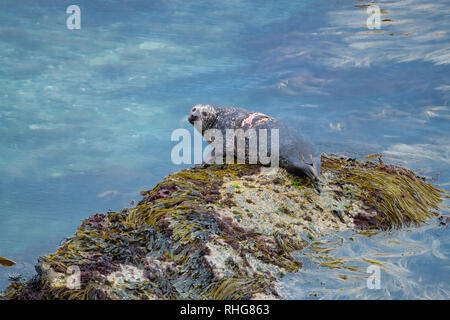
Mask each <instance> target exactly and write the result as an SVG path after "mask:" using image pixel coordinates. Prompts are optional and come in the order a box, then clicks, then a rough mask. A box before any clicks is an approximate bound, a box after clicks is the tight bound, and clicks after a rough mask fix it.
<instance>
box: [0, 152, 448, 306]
mask: <svg viewBox="0 0 450 320" xmlns="http://www.w3.org/2000/svg"><path fill="white" fill-rule="evenodd" d="M371 158H375V156H373V157H371ZM378 159H379V161H380V163H375V162H372V161H367V162H359V161H357V160H355V159H350V158H344V157H333V156H329V155H325V154H324V155H322V168H321V174H322V176H321V179H322V184H323V191H322V193H321V194H318V193H317V192H316V191H315V190H314V188H313V187H312V185H311V183H310V182H309V180H308V179H305V178H304V177H298V176H293V175H291V174H289V173H287V172H286V171H285V170H283V169H279V170H275V171H273V170H266V169H265V168H261V167H259V166H256V165H236V164H234V165H233V164H228V165H225V164H224V165H212V166H210V167H208V168H191V169H184V170H181V171H179V172H177V173H174V174H171V175H169V176H167V177H165V178H164V179H163V180H162V181H161V182H160V183H158V184H157V185H156V186H155V187H154V188H153V189H151V190H147V191H142V192H141V194H142V196H143V198H142V200H141V201H139V202H138V203H137V204H136V205H133V206H132V207H129V208H125V209H123V210H121V211H119V212H108V213H106V214H103V213H96V214H94V215H92V216H91V217H89V218H87V219H85V220H83V221H82V224H81V225H80V227H79V228H78V229H77V231H76V233H75V234H74V235H72V236H70V237H68V238H66V239H65V240H64V241H63V242H62V243H61V245H60V246H59V247H58V249H57V250H56V252H55V253H51V254H48V255H45V256H42V257H40V258H39V262H38V265H37V270H38V274H37V276H36V277H35V278H33V279H31V280H28V281H21V280H20V279H16V280H15V281H13V282H12V283H11V284H10V285H9V286H8V287H7V289H6V291H5V295H4V297H5V298H8V299H219V300H220V299H250V298H255V297H257V298H269V299H278V298H280V296H279V293H278V291H277V287H276V285H275V284H276V282H277V281H278V280H279V279H280V278H281V277H283V276H284V275H285V274H286V273H288V272H299V271H300V272H301V268H302V262H301V261H300V260H299V258H298V254H294V253H296V252H299V251H300V250H304V248H308V252H311V253H313V255H311V257H313V258H311V259H313V260H314V261H315V262H316V263H317V264H319V265H321V266H323V267H327V268H339V269H347V270H356V269H355V268H356V267H354V266H352V265H349V264H348V261H346V260H343V259H339V258H335V257H332V256H331V255H330V250H329V249H327V246H323V245H321V243H320V241H318V239H320V237H321V236H322V235H324V234H327V233H329V232H332V231H333V230H346V229H351V228H354V229H356V230H357V232H360V233H361V234H367V236H370V235H373V234H376V233H378V232H382V230H385V229H389V228H401V227H403V226H407V225H409V224H420V223H423V222H424V221H425V220H426V219H427V218H428V217H431V216H432V213H431V212H430V210H436V209H437V208H438V206H439V203H440V201H441V196H442V192H441V191H440V190H438V189H436V188H435V187H433V186H431V185H430V184H428V183H426V182H425V181H424V180H423V179H422V178H420V177H417V176H416V175H415V174H414V173H413V172H412V171H410V170H408V169H405V168H402V167H398V166H393V165H385V164H383V163H382V162H381V158H380V157H378ZM369 160H370V159H369ZM336 246H339V244H336ZM307 256H310V255H309V254H308V255H307ZM0 261H2V260H0ZM71 266H77V267H78V268H79V272H80V287H79V288H75V289H70V288H68V286H67V283H66V282H67V279H68V275H67V270H68V268H69V267H71Z"/></svg>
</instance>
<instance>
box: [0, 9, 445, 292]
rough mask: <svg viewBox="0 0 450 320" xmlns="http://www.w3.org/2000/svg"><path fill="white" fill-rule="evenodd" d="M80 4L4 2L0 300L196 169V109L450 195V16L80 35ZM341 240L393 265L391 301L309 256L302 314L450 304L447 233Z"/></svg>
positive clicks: (296, 14)
mask: <svg viewBox="0 0 450 320" xmlns="http://www.w3.org/2000/svg"><path fill="white" fill-rule="evenodd" d="M71 4H74V3H73V2H71V1H62V0H58V1H56V0H54V1H44V0H42V1H39V2H36V1H31V0H30V1H21V2H17V1H10V0H4V1H2V2H1V3H0V177H1V180H0V256H4V257H8V258H10V259H12V260H14V261H16V262H17V266H15V267H13V268H8V269H6V268H2V269H0V288H3V287H4V286H6V284H7V274H8V273H22V274H24V276H25V277H29V276H32V275H33V274H34V264H35V262H36V259H37V257H38V256H39V255H42V254H47V253H49V252H53V251H54V250H55V248H56V246H57V245H58V244H59V243H60V241H61V240H62V239H63V238H64V237H66V236H68V235H70V234H72V233H73V232H74V231H75V230H76V228H77V226H78V225H79V224H80V221H81V220H82V219H84V218H86V217H88V216H90V215H91V214H93V213H95V212H106V211H108V210H110V209H111V210H119V209H121V208H123V207H125V206H128V205H129V201H131V200H133V199H134V200H136V199H139V198H140V196H139V190H144V189H150V188H152V187H153V186H154V184H155V183H157V182H158V181H159V180H160V179H161V178H163V177H164V176H166V175H167V174H169V173H171V172H174V171H177V170H179V169H181V168H182V167H181V166H176V165H174V164H172V163H171V161H170V151H171V148H172V146H173V145H174V143H172V142H171V141H170V135H171V133H172V131H173V130H174V129H177V128H186V129H189V130H191V128H190V125H189V123H188V122H187V121H186V115H187V112H188V111H189V109H190V108H191V107H192V106H193V105H194V104H197V103H211V104H216V105H234V106H239V107H243V108H247V109H252V110H256V111H261V112H264V113H267V114H270V115H272V116H275V117H278V118H280V119H283V120H284V121H286V122H289V123H291V124H292V125H294V126H297V127H298V128H299V130H300V131H301V132H302V133H303V134H304V135H305V136H306V137H307V138H308V139H309V140H310V141H311V142H313V143H314V145H315V146H316V148H317V149H318V151H320V152H338V153H344V154H347V155H351V156H356V157H362V156H363V155H366V154H370V153H376V152H381V153H383V154H384V156H385V158H384V159H385V161H388V162H391V163H397V164H401V165H404V166H407V167H409V168H411V169H413V170H416V171H417V172H419V173H420V174H422V175H424V176H427V177H428V178H429V179H430V180H431V181H433V183H435V184H436V185H438V186H439V187H441V188H443V189H445V190H450V170H449V164H450V143H449V141H450V139H449V137H450V121H449V120H450V107H449V106H448V101H449V97H450V79H449V76H448V74H450V70H449V69H450V67H449V64H450V51H449V50H450V44H449V43H450V42H449V31H448V30H450V21H449V19H448V16H449V14H450V4H449V3H448V2H447V1H434V2H432V3H430V2H429V1H420V0H404V1H395V2H392V1H377V2H376V4H377V5H378V6H379V7H380V8H381V9H382V11H381V12H382V14H381V19H382V21H381V29H379V30H377V29H374V30H369V29H368V28H367V26H366V20H367V18H368V17H369V15H368V14H367V13H366V9H365V8H361V7H358V6H361V5H362V4H365V2H364V1H362V2H360V1H356V0H354V1H338V0H336V1H330V0H314V1H306V0H303V1H292V0H286V1H280V0H278V1H264V2H256V1H237V0H235V1H233V0H230V1H218V0H217V1H215V0H208V1H200V0H199V1H181V0H180V1H169V0H164V1H156V0H155V1H153V0H152V1H123V0H122V1H119V0H117V1H112V0H110V1H105V0H102V1H100V0H96V1H92V0H90V1H77V3H76V4H77V5H79V6H80V9H81V29H79V30H69V29H67V27H66V19H67V17H68V16H69V14H67V13H66V8H67V7H68V6H69V5H71ZM355 5H356V6H355ZM447 205H449V204H448V202H447ZM442 212H444V213H448V211H446V210H442ZM349 237H353V238H354V240H353V241H352V240H348V238H349ZM333 238H337V239H341V238H342V239H345V240H342V241H341V245H339V246H337V248H336V249H335V250H336V256H339V257H344V258H346V259H349V260H351V261H352V263H354V264H356V265H358V266H360V267H361V268H362V269H363V270H365V268H366V267H367V265H369V263H367V262H364V261H361V259H360V258H361V257H362V256H363V255H364V257H365V258H367V259H375V258H376V259H375V260H377V261H382V262H383V265H382V271H381V276H382V277H381V289H380V290H369V289H367V288H366V285H365V283H366V278H367V273H364V272H362V273H361V272H360V273H358V272H350V271H348V270H347V271H345V270H344V271H343V270H340V269H338V270H336V269H329V268H324V267H319V266H318V265H316V264H314V263H313V261H312V260H311V258H310V257H308V256H307V253H302V256H301V258H302V259H303V260H304V262H305V266H304V268H303V270H302V272H301V273H298V274H292V275H291V274H288V275H286V276H285V277H284V278H283V279H282V281H281V289H280V290H281V291H282V292H283V295H284V296H285V297H286V298H290V299H300V298H314V299H316V298H319V299H320V298H362V299H364V298H383V299H391V298H394V299H397V298H441V299H442V298H443V299H448V298H449V293H450V277H449V271H450V270H449V257H450V242H449V235H448V229H447V228H446V227H441V226H439V223H438V221H434V220H431V221H430V222H429V223H428V224H427V225H425V226H423V227H419V228H411V229H408V230H402V231H392V232H390V233H387V234H382V235H376V236H373V237H370V238H367V237H361V236H355V235H353V234H342V235H341V234H339V235H334V236H330V241H334V240H333ZM315 292H316V293H317V297H316V296H314V295H312V296H310V294H311V293H315Z"/></svg>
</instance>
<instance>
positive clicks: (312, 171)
mask: <svg viewBox="0 0 450 320" xmlns="http://www.w3.org/2000/svg"><path fill="white" fill-rule="evenodd" d="M303 171H304V172H305V174H306V175H307V176H308V177H309V178H310V179H311V181H312V184H313V186H314V188H315V189H316V190H317V192H319V193H320V192H321V191H322V186H321V184H320V177H319V173H318V171H317V170H316V167H315V166H314V165H311V164H304V166H303Z"/></svg>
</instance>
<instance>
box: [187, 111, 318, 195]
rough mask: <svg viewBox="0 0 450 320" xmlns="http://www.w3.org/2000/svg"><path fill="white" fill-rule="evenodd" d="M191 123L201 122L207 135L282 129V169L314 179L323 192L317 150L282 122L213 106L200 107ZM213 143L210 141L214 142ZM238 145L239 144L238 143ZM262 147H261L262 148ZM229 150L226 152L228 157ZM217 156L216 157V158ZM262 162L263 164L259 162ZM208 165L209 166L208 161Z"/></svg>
mask: <svg viewBox="0 0 450 320" xmlns="http://www.w3.org/2000/svg"><path fill="white" fill-rule="evenodd" d="M188 121H189V122H190V123H191V124H192V125H194V123H195V122H196V121H201V128H197V130H199V131H200V133H201V134H202V135H203V136H204V135H205V132H206V130H210V129H218V130H220V131H221V132H222V135H223V136H225V134H226V130H227V129H233V130H236V129H243V131H244V132H245V131H246V130H248V129H254V130H255V131H258V133H259V130H261V129H266V130H267V132H269V131H270V130H271V129H278V132H279V139H278V152H279V158H278V159H279V166H280V167H282V168H284V169H286V170H287V171H288V172H290V173H293V174H295V175H299V176H307V177H309V178H310V179H311V182H312V184H313V186H314V188H315V189H316V190H317V191H318V192H319V193H320V192H321V184H320V178H319V177H320V172H319V168H320V164H319V160H318V157H317V156H316V153H315V151H314V149H313V147H312V146H311V145H310V144H309V143H308V142H307V141H306V140H305V139H304V138H303V137H302V136H301V135H300V134H299V133H298V132H296V131H295V130H293V129H292V128H290V127H288V126H286V125H285V124H283V123H282V122H280V121H278V120H276V119H274V118H272V117H270V116H268V115H265V114H263V113H260V112H253V111H249V110H245V109H241V108H235V107H217V106H212V105H209V104H197V105H195V106H194V107H192V109H191V110H190V112H189V116H188ZM270 139H271V137H270V135H269V136H268V137H267V149H268V150H267V152H268V154H270V153H271V149H270V147H271V141H270ZM211 142H212V141H208V143H211ZM235 143H236V142H235ZM258 148H259V146H258ZM248 150H249V147H248V139H246V140H245V151H246V152H245V153H246V158H245V161H246V162H247V163H248V154H249V152H248ZM225 152H226V150H224V152H223V153H222V154H223V155H225ZM212 157H214V155H212ZM258 163H259V162H258ZM203 165H204V166H207V165H208V163H207V162H206V163H205V162H204V163H203Z"/></svg>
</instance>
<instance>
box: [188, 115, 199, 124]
mask: <svg viewBox="0 0 450 320" xmlns="http://www.w3.org/2000/svg"><path fill="white" fill-rule="evenodd" d="M197 120H198V117H197V116H195V115H193V114H190V115H189V117H188V121H189V122H190V123H194V121H197Z"/></svg>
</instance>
